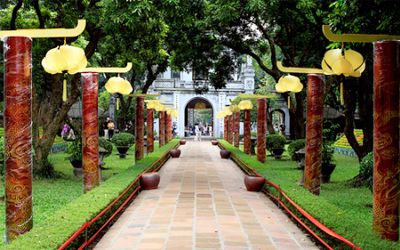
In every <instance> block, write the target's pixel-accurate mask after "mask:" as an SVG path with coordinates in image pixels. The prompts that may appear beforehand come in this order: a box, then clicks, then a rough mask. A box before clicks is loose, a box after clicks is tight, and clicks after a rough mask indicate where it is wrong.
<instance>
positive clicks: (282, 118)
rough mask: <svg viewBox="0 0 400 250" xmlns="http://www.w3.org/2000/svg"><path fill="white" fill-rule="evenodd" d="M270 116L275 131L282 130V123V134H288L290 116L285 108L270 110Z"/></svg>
mask: <svg viewBox="0 0 400 250" xmlns="http://www.w3.org/2000/svg"><path fill="white" fill-rule="evenodd" d="M270 117H271V119H272V126H273V127H274V130H275V132H277V133H280V132H282V125H283V126H284V128H283V130H284V131H283V134H284V135H286V136H288V135H289V134H290V133H289V129H290V117H289V113H288V112H287V110H286V109H274V110H272V111H271V112H270Z"/></svg>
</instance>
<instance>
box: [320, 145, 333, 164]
mask: <svg viewBox="0 0 400 250" xmlns="http://www.w3.org/2000/svg"><path fill="white" fill-rule="evenodd" d="M334 152H335V148H334V147H332V146H331V145H330V144H328V143H323V144H322V165H327V164H331V163H332V161H333V153H334Z"/></svg>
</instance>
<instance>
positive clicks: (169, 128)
mask: <svg viewBox="0 0 400 250" xmlns="http://www.w3.org/2000/svg"><path fill="white" fill-rule="evenodd" d="M165 117H166V126H167V133H166V142H167V143H168V142H169V141H170V140H171V139H172V117H171V115H170V114H166V115H165Z"/></svg>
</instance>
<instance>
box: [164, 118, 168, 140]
mask: <svg viewBox="0 0 400 250" xmlns="http://www.w3.org/2000/svg"><path fill="white" fill-rule="evenodd" d="M164 142H165V144H167V143H168V114H167V111H164Z"/></svg>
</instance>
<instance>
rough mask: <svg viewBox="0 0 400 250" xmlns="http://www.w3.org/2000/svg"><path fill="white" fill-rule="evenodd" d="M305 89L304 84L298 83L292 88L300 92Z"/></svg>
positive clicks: (293, 90) (295, 91)
mask: <svg viewBox="0 0 400 250" xmlns="http://www.w3.org/2000/svg"><path fill="white" fill-rule="evenodd" d="M302 90H303V84H301V83H297V85H296V86H295V87H294V88H293V89H292V92H294V93H298V92H300V91H302Z"/></svg>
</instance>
